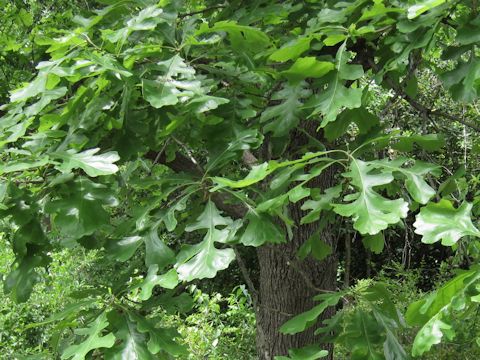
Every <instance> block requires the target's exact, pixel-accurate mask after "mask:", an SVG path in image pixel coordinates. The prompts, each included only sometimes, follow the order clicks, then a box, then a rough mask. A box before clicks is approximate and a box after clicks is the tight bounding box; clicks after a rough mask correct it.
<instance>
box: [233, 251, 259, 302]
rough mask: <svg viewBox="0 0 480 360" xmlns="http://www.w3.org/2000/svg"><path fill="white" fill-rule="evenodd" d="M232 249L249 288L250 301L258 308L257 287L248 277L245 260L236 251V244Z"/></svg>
mask: <svg viewBox="0 0 480 360" xmlns="http://www.w3.org/2000/svg"><path fill="white" fill-rule="evenodd" d="M232 247H233V251H234V252H235V259H236V260H237V263H238V267H239V268H240V272H241V273H242V276H243V278H244V280H245V282H246V283H247V287H248V289H249V290H250V293H251V295H252V303H253V306H254V308H255V309H258V306H259V302H258V292H257V289H255V285H254V284H253V281H252V279H251V278H250V274H249V272H248V269H247V266H246V265H245V262H244V261H243V259H242V256H241V255H240V252H239V251H238V249H237V247H236V246H232Z"/></svg>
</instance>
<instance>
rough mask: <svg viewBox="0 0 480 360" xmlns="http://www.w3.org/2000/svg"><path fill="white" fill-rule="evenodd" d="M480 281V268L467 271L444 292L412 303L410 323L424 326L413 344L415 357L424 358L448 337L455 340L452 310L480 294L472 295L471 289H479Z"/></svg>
mask: <svg viewBox="0 0 480 360" xmlns="http://www.w3.org/2000/svg"><path fill="white" fill-rule="evenodd" d="M479 279H480V272H479V271H478V268H475V269H472V270H468V271H465V272H463V273H461V274H460V275H457V276H456V277H455V278H453V279H452V280H450V281H449V282H447V283H446V284H445V285H444V286H442V287H441V288H440V289H438V290H436V291H434V292H432V293H430V294H429V295H427V296H426V297H425V298H423V299H421V300H418V301H416V302H414V303H412V304H410V306H409V307H408V309H407V313H406V316H405V318H406V320H407V323H408V324H409V325H420V326H422V327H421V328H420V330H419V331H418V333H417V336H416V337H415V340H414V342H413V347H412V354H413V355H414V356H417V355H422V354H423V353H425V352H427V351H429V350H430V348H431V347H432V346H433V345H435V344H439V343H440V342H441V340H442V338H443V336H444V334H446V335H447V336H448V337H449V338H450V339H451V338H453V336H454V333H453V330H452V325H451V323H452V320H453V319H452V317H451V316H452V315H451V311H452V310H453V309H454V308H455V303H460V304H465V302H466V299H465V297H466V296H470V297H473V296H474V295H475V294H478V290H477V291H474V292H472V291H471V289H472V288H473V287H475V286H476V288H477V289H478V280H479ZM463 306H464V305H462V307H463Z"/></svg>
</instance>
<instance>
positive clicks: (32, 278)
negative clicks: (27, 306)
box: [3, 255, 47, 302]
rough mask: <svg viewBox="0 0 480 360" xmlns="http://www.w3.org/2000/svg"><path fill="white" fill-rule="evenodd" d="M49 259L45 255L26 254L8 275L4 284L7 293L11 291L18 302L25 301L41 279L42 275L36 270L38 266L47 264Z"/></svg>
mask: <svg viewBox="0 0 480 360" xmlns="http://www.w3.org/2000/svg"><path fill="white" fill-rule="evenodd" d="M46 263H47V260H46V258H45V257H44V256H40V255H38V256H37V255H34V256H26V257H24V258H23V259H22V261H21V262H20V263H19V264H18V266H17V267H16V268H14V269H13V270H12V271H11V272H10V274H8V275H7V277H6V279H5V282H4V284H3V286H4V291H5V293H6V294H8V293H11V296H12V298H13V299H14V300H15V301H16V302H25V301H27V300H28V298H29V297H30V294H31V293H32V290H33V287H34V286H35V284H36V283H37V282H38V281H39V280H40V276H39V275H38V273H37V272H36V271H35V268H36V267H39V266H45V265H46Z"/></svg>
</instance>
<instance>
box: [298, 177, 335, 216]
mask: <svg viewBox="0 0 480 360" xmlns="http://www.w3.org/2000/svg"><path fill="white" fill-rule="evenodd" d="M341 192H342V186H341V185H337V186H334V187H331V188H328V189H326V190H325V192H324V193H323V194H319V195H312V200H307V201H305V202H304V203H303V205H302V207H301V209H302V210H304V211H306V210H311V211H310V212H309V213H308V214H307V215H305V216H304V217H302V219H301V221H300V224H310V223H312V222H314V221H317V220H318V219H319V218H320V215H321V213H322V211H325V210H330V209H332V206H331V205H330V204H331V203H332V201H333V200H334V199H336V198H338V197H339V196H340V193H341Z"/></svg>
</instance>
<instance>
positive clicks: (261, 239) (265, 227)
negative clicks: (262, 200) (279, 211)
mask: <svg viewBox="0 0 480 360" xmlns="http://www.w3.org/2000/svg"><path fill="white" fill-rule="evenodd" d="M247 220H248V225H247V227H246V229H245V232H244V233H243V235H242V236H241V237H240V242H241V243H242V244H243V245H245V246H254V247H258V246H260V245H263V244H265V243H271V244H280V243H283V242H285V235H284V234H283V233H282V231H281V230H280V229H279V228H278V226H277V225H275V223H273V222H272V220H271V219H270V217H269V216H268V215H265V214H258V213H254V212H253V211H251V212H249V213H248V214H247Z"/></svg>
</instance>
